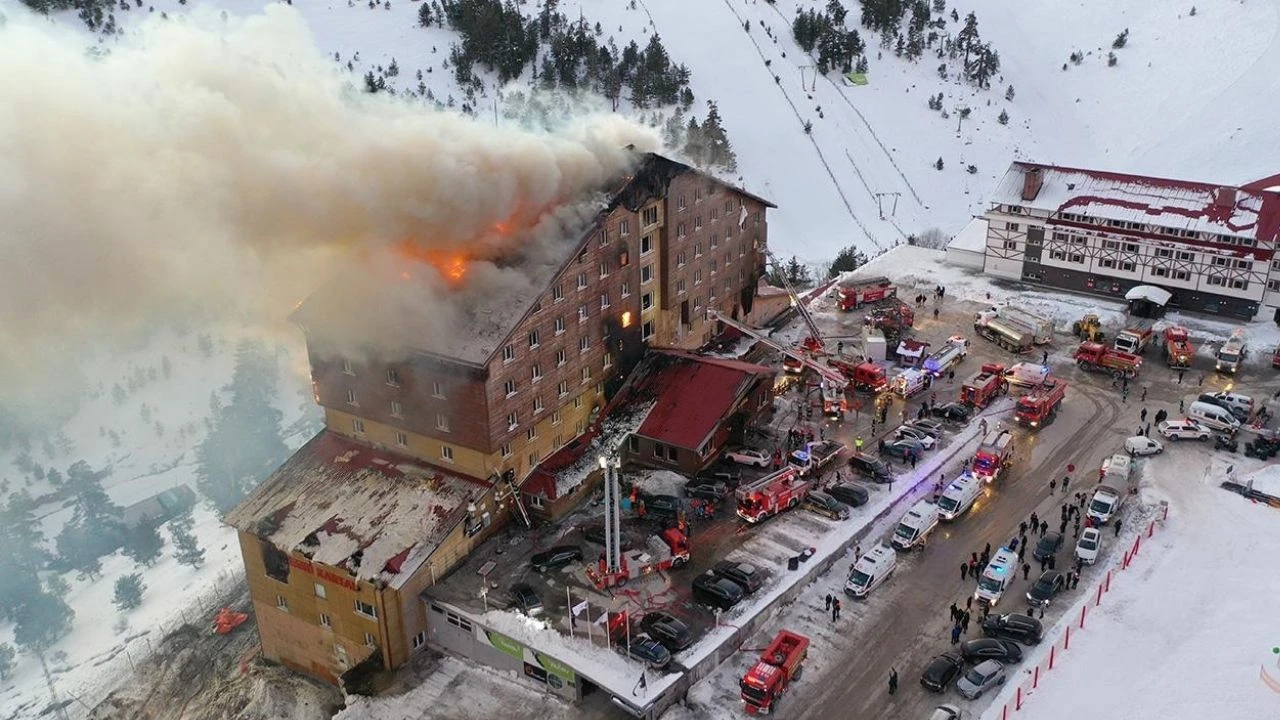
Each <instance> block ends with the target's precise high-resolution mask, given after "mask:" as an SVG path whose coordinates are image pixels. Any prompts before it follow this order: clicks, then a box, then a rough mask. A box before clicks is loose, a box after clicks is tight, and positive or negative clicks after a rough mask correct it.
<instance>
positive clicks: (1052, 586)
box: [1027, 570, 1067, 607]
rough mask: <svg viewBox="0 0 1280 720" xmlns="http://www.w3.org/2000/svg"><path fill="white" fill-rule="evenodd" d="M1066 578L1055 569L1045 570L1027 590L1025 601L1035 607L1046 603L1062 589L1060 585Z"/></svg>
mask: <svg viewBox="0 0 1280 720" xmlns="http://www.w3.org/2000/svg"><path fill="white" fill-rule="evenodd" d="M1066 580H1067V579H1066V577H1064V576H1063V574H1062V573H1060V572H1058V571H1057V570H1045V571H1044V573H1043V574H1041V575H1040V579H1039V580H1036V584H1035V585H1032V586H1031V589H1030V590H1028V591H1027V602H1029V603H1031V604H1032V605H1035V606H1036V607H1044V606H1045V605H1048V604H1049V601H1050V600H1052V599H1053V596H1054V595H1057V594H1058V593H1059V592H1061V591H1062V585H1063V583H1065V582H1066Z"/></svg>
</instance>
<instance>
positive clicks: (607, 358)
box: [604, 353, 613, 370]
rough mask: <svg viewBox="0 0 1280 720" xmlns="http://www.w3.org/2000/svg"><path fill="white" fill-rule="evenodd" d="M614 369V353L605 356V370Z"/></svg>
mask: <svg viewBox="0 0 1280 720" xmlns="http://www.w3.org/2000/svg"><path fill="white" fill-rule="evenodd" d="M611 367H613V353H605V354H604V369H605V370H608V369H609V368H611Z"/></svg>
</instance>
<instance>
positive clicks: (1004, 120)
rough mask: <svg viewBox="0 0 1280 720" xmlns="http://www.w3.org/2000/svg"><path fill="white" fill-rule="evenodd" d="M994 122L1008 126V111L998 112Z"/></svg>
mask: <svg viewBox="0 0 1280 720" xmlns="http://www.w3.org/2000/svg"><path fill="white" fill-rule="evenodd" d="M996 121H997V122H999V123H1000V124H1001V125H1008V124H1009V111H1008V110H1001V111H1000V116H999V117H997V118H996Z"/></svg>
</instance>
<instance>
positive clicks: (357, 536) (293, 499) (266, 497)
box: [226, 431, 484, 587]
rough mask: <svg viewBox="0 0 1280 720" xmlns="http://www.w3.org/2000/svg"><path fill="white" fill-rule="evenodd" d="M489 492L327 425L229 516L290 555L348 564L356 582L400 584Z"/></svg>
mask: <svg viewBox="0 0 1280 720" xmlns="http://www.w3.org/2000/svg"><path fill="white" fill-rule="evenodd" d="M483 490H484V485H483V484H482V483H480V482H478V481H469V480H466V479H463V478H460V477H455V476H450V475H446V474H444V473H443V471H441V470H440V469H438V468H434V467H432V466H429V465H424V464H420V463H417V462H414V461H411V460H408V459H405V458H400V457H397V456H393V455H390V454H387V453H382V452H379V451H375V450H372V449H369V448H367V447H365V446H363V445H359V444H357V443H355V442H353V441H350V440H347V439H345V438H343V437H341V436H339V435H337V434H335V433H332V432H329V431H323V432H321V433H320V434H319V435H316V436H315V437H314V438H312V440H311V441H310V442H308V443H307V444H306V445H305V446H303V447H302V448H301V449H299V450H298V452H297V453H295V454H294V455H293V457H291V458H289V460H288V461H287V462H286V463H285V464H284V465H282V466H281V467H280V468H279V469H278V470H276V471H275V472H274V473H273V474H272V475H271V477H269V478H267V480H266V481H264V482H263V483H262V484H261V485H259V486H258V488H257V489H255V490H254V491H253V492H252V493H251V494H250V495H249V497H247V498H246V499H245V500H244V501H243V502H242V503H241V504H240V506H239V507H237V508H236V509H235V510H232V511H231V513H229V514H228V515H227V518H226V522H227V524H228V525H231V526H232V527H235V528H236V529H238V530H242V531H244V532H248V533H252V534H254V535H257V536H259V537H262V538H263V539H266V540H268V541H270V542H271V543H272V544H274V545H275V546H276V547H278V548H280V549H281V550H284V551H286V552H292V551H298V552H301V553H302V554H304V555H306V556H308V557H310V558H311V559H312V560H314V561H315V562H319V563H323V564H325V565H330V566H333V567H343V568H346V569H347V570H349V571H350V572H352V573H354V574H355V575H356V577H357V578H359V579H360V580H373V579H376V578H382V579H384V580H386V581H387V582H389V583H390V584H391V585H392V586H393V587H398V586H399V584H400V583H402V582H403V581H404V579H405V578H407V577H408V576H410V575H412V574H413V571H414V570H416V569H417V568H418V567H419V566H420V565H421V564H422V563H423V562H424V561H425V560H426V558H427V557H428V556H429V555H430V554H431V553H432V552H433V551H434V550H435V549H436V546H437V545H438V544H439V543H440V541H441V540H443V539H444V537H445V535H447V534H448V533H449V532H450V531H451V530H452V529H453V528H454V527H455V526H456V525H457V524H458V523H459V522H461V521H462V519H463V516H464V515H465V513H466V505H467V503H468V502H469V501H470V500H471V499H473V498H474V497H477V496H479V495H480V494H481V493H482V492H483ZM357 552H359V553H360V554H359V555H358V556H356V554H357ZM353 556H354V557H353Z"/></svg>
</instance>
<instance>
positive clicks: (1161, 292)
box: [1124, 285, 1173, 307]
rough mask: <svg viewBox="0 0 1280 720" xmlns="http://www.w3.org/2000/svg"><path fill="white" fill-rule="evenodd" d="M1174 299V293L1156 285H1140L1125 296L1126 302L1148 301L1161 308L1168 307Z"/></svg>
mask: <svg viewBox="0 0 1280 720" xmlns="http://www.w3.org/2000/svg"><path fill="white" fill-rule="evenodd" d="M1172 297H1173V293H1171V292H1169V291H1168V290H1165V289H1164V288H1159V287H1156V286H1155V285H1139V286H1137V287H1135V288H1134V289H1132V290H1130V291H1129V292H1127V293H1125V294H1124V299H1125V300H1131V301H1132V300H1146V301H1147V302H1150V303H1155V304H1156V305H1159V306H1161V307H1164V306H1165V305H1168V304H1169V300H1170V299H1171V298H1172Z"/></svg>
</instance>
